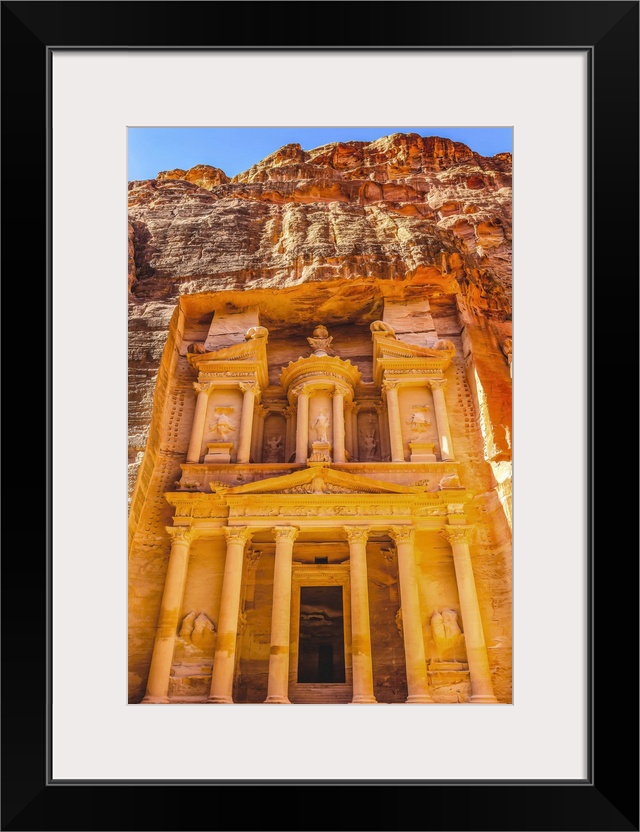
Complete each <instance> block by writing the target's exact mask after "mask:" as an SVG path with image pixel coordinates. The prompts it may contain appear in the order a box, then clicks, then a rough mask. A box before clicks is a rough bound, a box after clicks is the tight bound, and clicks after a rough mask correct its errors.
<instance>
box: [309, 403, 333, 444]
mask: <svg viewBox="0 0 640 832" xmlns="http://www.w3.org/2000/svg"><path fill="white" fill-rule="evenodd" d="M311 427H312V428H313V430H314V431H315V433H316V440H317V441H318V442H328V441H329V417H328V416H327V414H326V413H325V412H324V410H321V411H320V413H318V416H317V417H316V420H315V421H314V423H313V424H312V425H311Z"/></svg>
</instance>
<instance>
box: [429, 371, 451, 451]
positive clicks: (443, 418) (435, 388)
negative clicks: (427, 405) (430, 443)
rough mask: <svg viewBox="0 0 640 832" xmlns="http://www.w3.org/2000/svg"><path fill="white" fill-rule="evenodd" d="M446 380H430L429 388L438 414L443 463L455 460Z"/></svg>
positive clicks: (437, 423)
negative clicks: (448, 414)
mask: <svg viewBox="0 0 640 832" xmlns="http://www.w3.org/2000/svg"><path fill="white" fill-rule="evenodd" d="M446 383H447V380H446V379H444V378H443V379H429V387H430V388H431V393H432V395H433V409H434V411H435V414H436V425H437V428H438V439H439V441H440V457H441V459H442V461H443V462H447V461H449V460H452V459H455V457H454V456H453V445H452V444H451V431H450V430H449V418H448V416H447V403H446V401H445V398H444V388H445V386H446Z"/></svg>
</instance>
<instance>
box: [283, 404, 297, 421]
mask: <svg viewBox="0 0 640 832" xmlns="http://www.w3.org/2000/svg"><path fill="white" fill-rule="evenodd" d="M297 412H298V408H297V407H296V406H295V405H293V404H290V405H289V406H288V407H285V408H283V409H282V415H283V416H284V417H285V419H293V418H294V417H295V415H296V413H297Z"/></svg>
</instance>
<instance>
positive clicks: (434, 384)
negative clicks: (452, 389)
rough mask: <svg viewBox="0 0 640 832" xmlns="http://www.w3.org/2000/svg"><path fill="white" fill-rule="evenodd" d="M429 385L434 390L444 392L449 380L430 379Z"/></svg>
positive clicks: (428, 380)
mask: <svg viewBox="0 0 640 832" xmlns="http://www.w3.org/2000/svg"><path fill="white" fill-rule="evenodd" d="M427 384H428V385H429V387H430V388H431V389H432V390H444V388H445V387H446V386H447V379H446V378H429V379H427Z"/></svg>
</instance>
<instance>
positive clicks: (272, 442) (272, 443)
mask: <svg viewBox="0 0 640 832" xmlns="http://www.w3.org/2000/svg"><path fill="white" fill-rule="evenodd" d="M282 446H283V439H282V436H281V435H278V436H272V437H271V438H270V439H267V441H266V442H265V444H264V461H265V462H278V461H279V460H280V451H281V450H282Z"/></svg>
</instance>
